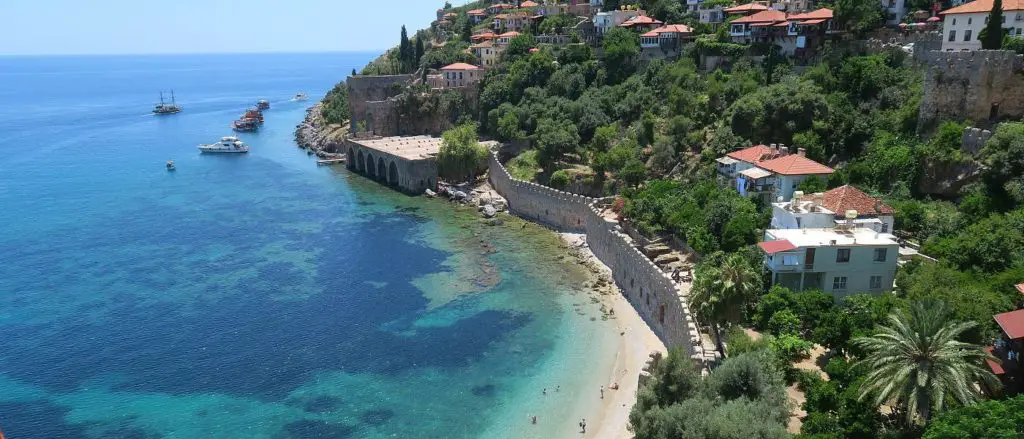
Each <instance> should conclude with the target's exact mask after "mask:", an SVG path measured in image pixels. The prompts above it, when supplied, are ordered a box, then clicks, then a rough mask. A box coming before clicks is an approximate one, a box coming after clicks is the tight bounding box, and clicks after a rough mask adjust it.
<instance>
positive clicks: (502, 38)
mask: <svg viewBox="0 0 1024 439" xmlns="http://www.w3.org/2000/svg"><path fill="white" fill-rule="evenodd" d="M518 36H519V32H505V33H503V34H501V35H498V38H497V40H496V41H495V42H494V45H495V47H497V48H498V50H499V51H505V49H506V48H507V47H508V43H510V42H512V39H513V38H515V37H518Z"/></svg>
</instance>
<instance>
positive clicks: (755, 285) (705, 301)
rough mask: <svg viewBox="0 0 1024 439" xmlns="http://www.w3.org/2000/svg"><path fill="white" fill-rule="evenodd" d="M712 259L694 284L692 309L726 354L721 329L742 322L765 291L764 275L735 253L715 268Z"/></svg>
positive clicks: (713, 258) (698, 273)
mask: <svg viewBox="0 0 1024 439" xmlns="http://www.w3.org/2000/svg"><path fill="white" fill-rule="evenodd" d="M715 259H716V258H715V257H714V256H712V257H711V258H708V263H707V266H706V267H705V268H704V269H703V270H700V271H698V272H697V274H696V278H695V279H694V282H693V300H692V306H693V309H694V312H696V313H697V317H698V318H699V319H701V320H702V321H704V322H707V323H709V324H710V325H711V330H712V331H714V333H715V340H716V345H717V347H718V350H719V351H722V337H721V333H720V331H719V325H722V324H725V323H727V322H738V321H739V320H740V318H742V316H743V308H745V307H746V306H747V305H748V304H749V303H750V301H751V300H753V299H754V298H756V297H757V296H758V295H759V294H760V293H761V290H762V289H763V288H762V282H761V272H760V270H759V269H758V267H757V266H755V265H753V264H751V263H750V262H749V261H748V260H747V259H746V258H744V257H743V255H741V254H739V253H733V254H730V255H728V256H726V257H725V258H724V260H722V262H721V264H715V263H714V262H713V261H714V260H715Z"/></svg>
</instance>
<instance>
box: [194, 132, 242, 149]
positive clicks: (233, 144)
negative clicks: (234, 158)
mask: <svg viewBox="0 0 1024 439" xmlns="http://www.w3.org/2000/svg"><path fill="white" fill-rule="evenodd" d="M199 151H201V152H211V153H243V152H249V147H248V146H247V145H246V144H245V142H243V141H241V140H238V138H237V137H235V136H224V137H221V138H220V142H217V143H210V144H201V145H199Z"/></svg>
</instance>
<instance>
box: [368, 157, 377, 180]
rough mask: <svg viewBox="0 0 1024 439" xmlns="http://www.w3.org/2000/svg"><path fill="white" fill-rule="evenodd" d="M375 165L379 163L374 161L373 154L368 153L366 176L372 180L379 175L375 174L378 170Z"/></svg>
mask: <svg viewBox="0 0 1024 439" xmlns="http://www.w3.org/2000/svg"><path fill="white" fill-rule="evenodd" d="M374 163H377V162H376V161H374V160H373V154H371V153H366V175H369V176H370V177H371V178H372V177H373V176H375V175H377V174H376V172H374V171H376V170H377V167H376V166H374Z"/></svg>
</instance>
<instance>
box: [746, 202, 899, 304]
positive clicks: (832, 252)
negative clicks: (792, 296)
mask: <svg viewBox="0 0 1024 439" xmlns="http://www.w3.org/2000/svg"><path fill="white" fill-rule="evenodd" d="M758 247H759V248H760V249H761V251H763V252H764V255H765V257H764V265H765V268H767V269H768V271H770V272H771V282H772V285H782V286H785V287H787V288H789V289H792V290H794V291H803V290H807V289H820V290H822V291H825V292H827V293H831V294H832V295H834V296H839V297H841V296H844V295H847V294H855V293H880V292H884V291H889V290H891V289H892V286H893V281H894V280H895V278H896V267H897V261H898V259H899V244H898V243H897V242H896V238H895V237H894V236H892V235H890V234H888V233H879V232H876V231H874V230H871V229H868V228H860V227H856V225H855V224H854V223H853V222H852V220H851V221H849V222H846V223H843V224H840V225H839V226H837V227H832V228H822V229H771V230H766V231H765V236H764V242H761V243H758Z"/></svg>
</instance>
